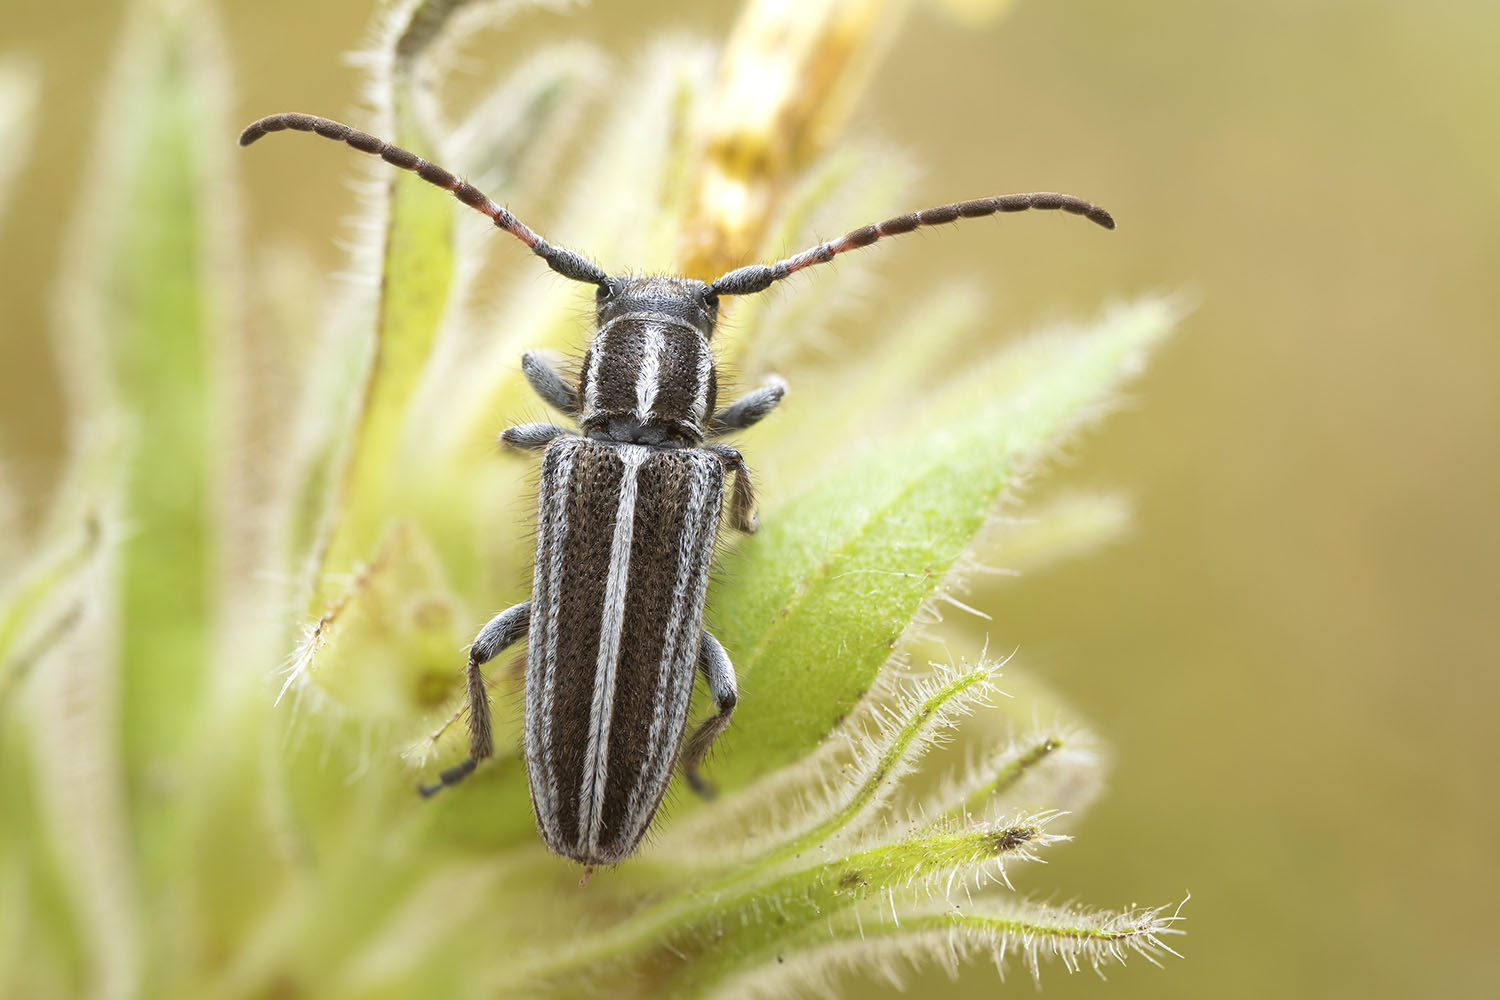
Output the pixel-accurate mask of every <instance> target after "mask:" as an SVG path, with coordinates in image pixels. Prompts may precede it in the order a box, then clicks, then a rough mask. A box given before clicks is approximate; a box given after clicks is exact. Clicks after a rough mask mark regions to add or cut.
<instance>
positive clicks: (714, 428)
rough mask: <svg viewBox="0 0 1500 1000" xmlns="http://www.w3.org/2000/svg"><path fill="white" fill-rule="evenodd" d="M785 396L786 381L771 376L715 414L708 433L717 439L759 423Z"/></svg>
mask: <svg viewBox="0 0 1500 1000" xmlns="http://www.w3.org/2000/svg"><path fill="white" fill-rule="evenodd" d="M785 395H786V379H784V378H782V377H781V376H780V375H772V376H771V377H770V378H768V379H767V380H766V384H765V385H763V386H761V387H760V388H759V389H756V390H755V391H754V392H751V393H747V394H746V395H744V396H741V397H740V398H739V399H737V400H735V401H734V402H733V403H730V404H729V405H728V406H726V407H724V409H722V410H720V411H719V412H718V413H715V414H714V415H713V418H712V419H710V420H709V422H708V433H709V434H710V435H712V436H714V437H717V436H719V435H720V434H730V433H733V432H734V431H742V430H744V429H745V428H746V427H749V426H751V425H753V424H756V423H758V422H760V420H761V419H762V418H763V417H765V416H766V415H767V414H768V413H770V412H771V411H772V410H774V409H776V404H777V403H780V402H781V397H782V396H785Z"/></svg>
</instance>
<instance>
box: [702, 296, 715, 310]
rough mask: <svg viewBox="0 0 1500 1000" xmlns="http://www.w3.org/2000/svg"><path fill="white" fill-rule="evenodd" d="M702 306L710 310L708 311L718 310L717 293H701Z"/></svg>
mask: <svg viewBox="0 0 1500 1000" xmlns="http://www.w3.org/2000/svg"><path fill="white" fill-rule="evenodd" d="M703 304H704V305H705V306H707V307H708V308H710V309H717V308H719V293H718V292H704V293H703Z"/></svg>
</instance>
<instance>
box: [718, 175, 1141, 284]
mask: <svg viewBox="0 0 1500 1000" xmlns="http://www.w3.org/2000/svg"><path fill="white" fill-rule="evenodd" d="M1027 209H1056V210H1060V211H1063V212H1069V213H1071V214H1073V215H1081V216H1083V217H1084V218H1085V219H1088V220H1089V221H1090V222H1093V223H1095V224H1097V225H1100V226H1103V227H1104V228H1105V229H1113V228H1115V220H1114V217H1113V216H1112V215H1110V214H1109V213H1108V212H1106V211H1105V210H1104V209H1102V208H1100V207H1099V206H1098V205H1095V204H1094V203H1093V202H1091V201H1084V200H1083V199H1082V198H1075V197H1073V196H1072V195H1070V194H1055V193H1053V192H1050V191H1038V192H1036V193H1034V194H1007V195H1001V196H1000V197H998V198H979V199H976V200H974V201H961V202H958V203H957V204H954V205H940V206H939V207H937V208H929V209H925V210H923V211H921V212H912V213H911V214H910V215H898V216H896V218H894V219H886V220H885V221H884V222H877V223H876V224H875V225H873V226H864V227H862V228H860V229H856V230H854V231H853V232H851V233H846V234H845V235H843V236H840V237H839V238H838V239H836V240H829V241H828V242H827V243H820V244H818V245H817V246H815V247H810V248H808V249H806V250H804V251H802V252H801V253H799V254H796V255H795V256H792V257H788V258H786V259H785V260H782V261H778V262H776V263H775V264H769V265H767V264H752V265H750V266H749V267H741V268H738V269H736V270H733V271H730V272H729V273H728V274H725V275H721V276H720V277H718V278H716V279H714V281H713V283H712V284H710V285H709V286H708V289H709V291H710V292H716V293H718V294H721V295H750V294H752V293H754V292H760V291H764V290H765V289H767V288H769V287H770V286H771V285H772V284H774V283H775V282H778V281H780V280H781V279H782V278H785V277H786V276H787V275H789V274H795V273H796V272H798V271H800V270H802V269H803V268H804V267H812V266H813V265H814V264H824V263H827V262H828V261H830V260H833V258H835V257H837V256H838V255H839V254H841V253H843V252H845V251H846V250H858V249H859V248H860V247H867V246H869V245H870V244H871V243H874V242H875V241H876V240H878V239H880V238H882V237H885V236H898V235H900V234H901V233H909V232H911V231H912V230H913V229H917V228H918V227H920V226H940V225H942V224H943V223H945V222H956V221H958V220H959V219H974V218H978V217H980V216H984V215H994V214H995V213H996V212H1024V211H1026V210H1027Z"/></svg>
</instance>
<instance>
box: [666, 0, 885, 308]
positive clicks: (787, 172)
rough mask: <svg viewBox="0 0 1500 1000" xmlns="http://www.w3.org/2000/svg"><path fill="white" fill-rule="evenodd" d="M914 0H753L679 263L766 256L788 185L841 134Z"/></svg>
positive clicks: (711, 131)
mask: <svg viewBox="0 0 1500 1000" xmlns="http://www.w3.org/2000/svg"><path fill="white" fill-rule="evenodd" d="M907 6H908V4H907V3H906V2H905V0H750V2H749V3H748V4H747V5H746V6H745V9H744V11H743V13H741V15H740V18H739V21H738V23H737V24H736V25H735V28H734V31H733V32H732V34H731V35H730V38H729V42H728V45H727V46H726V48H725V51H724V58H723V62H722V64H721V66H720V70H719V80H718V83H717V85H716V87H715V90H714V93H713V95H712V96H711V97H710V99H709V101H708V104H707V114H706V120H705V124H704V126H703V133H702V137H701V140H700V142H701V151H700V152H699V154H698V158H697V163H696V165H695V167H694V169H693V172H692V175H691V176H690V180H689V184H690V195H689V200H688V210H687V214H686V223H685V225H684V227H683V233H682V241H681V244H680V248H679V253H678V257H679V261H678V263H679V270H680V271H681V272H682V273H683V274H686V275H690V276H692V277H698V278H705V279H707V278H713V277H715V276H716V275H718V274H720V273H722V272H724V271H727V270H729V269H730V268H732V267H737V266H738V265H740V264H743V263H745V262H747V261H748V260H750V259H751V258H753V257H755V256H757V254H758V253H759V251H760V248H761V247H760V245H761V241H762V239H763V238H764V236H765V232H766V228H767V226H768V225H769V223H770V220H771V219H772V218H773V217H774V215H775V210H776V207H777V204H778V202H779V200H780V198H781V195H782V192H783V191H784V189H785V187H786V185H787V184H788V182H789V181H790V180H791V179H792V178H794V177H795V176H796V172H797V171H798V170H799V169H800V168H801V167H803V166H805V165H806V164H807V163H808V162H809V161H810V160H812V159H813V158H814V157H815V156H817V155H818V154H819V153H821V152H823V150H825V149H826V148H827V147H828V144H829V143H830V142H831V141H832V139H833V138H834V137H835V136H836V135H837V134H838V132H839V131H840V130H841V129H842V127H843V125H844V123H845V121H846V120H847V119H848V117H849V112H850V110H851V109H852V108H853V106H854V102H855V100H856V98H858V96H859V94H860V93H861V91H863V90H864V88H865V85H866V83H867V82H868V81H869V78H870V75H871V73H872V72H873V71H874V69H875V67H876V66H877V65H878V64H879V62H880V59H881V58H882V57H883V56H884V55H885V53H886V51H887V49H889V47H890V42H891V40H892V39H893V38H894V37H895V34H896V29H897V28H898V27H899V26H900V24H901V22H902V21H903V20H904V18H905V14H906V9H907Z"/></svg>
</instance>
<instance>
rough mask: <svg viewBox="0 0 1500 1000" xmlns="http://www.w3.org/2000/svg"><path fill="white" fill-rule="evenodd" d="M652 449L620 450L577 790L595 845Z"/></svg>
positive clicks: (583, 828) (587, 836)
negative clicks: (634, 546)
mask: <svg viewBox="0 0 1500 1000" xmlns="http://www.w3.org/2000/svg"><path fill="white" fill-rule="evenodd" d="M650 454H651V451H650V449H649V448H644V447H641V446H637V445H627V446H625V447H623V448H621V449H620V459H621V461H622V462H623V463H624V465H625V468H624V469H623V471H622V472H621V473H620V502H619V506H618V507H617V508H616V510H615V533H614V539H613V544H612V545H611V546H610V553H609V575H608V576H607V578H606V580H605V584H604V612H603V620H602V622H601V624H600V627H599V657H598V661H597V663H596V664H595V668H594V702H593V707H592V709H591V710H590V713H589V744H588V750H587V752H586V754H585V756H584V764H583V782H582V787H581V788H580V789H579V799H578V819H579V827H580V829H579V833H580V834H581V835H582V838H583V840H584V841H585V842H586V843H587V844H588V845H589V847H591V848H597V847H598V846H599V833H600V824H601V823H602V821H603V816H604V793H605V786H606V784H607V782H608V780H609V727H610V723H611V721H612V717H613V714H614V695H615V671H616V669H617V667H618V666H619V662H620V632H621V631H622V630H623V628H624V626H625V597H626V589H627V583H628V576H629V570H630V542H631V537H632V535H633V534H634V530H635V498H636V487H637V482H638V477H639V473H640V469H641V465H642V464H643V463H645V461H646V459H647V458H648V457H649V456H650Z"/></svg>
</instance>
